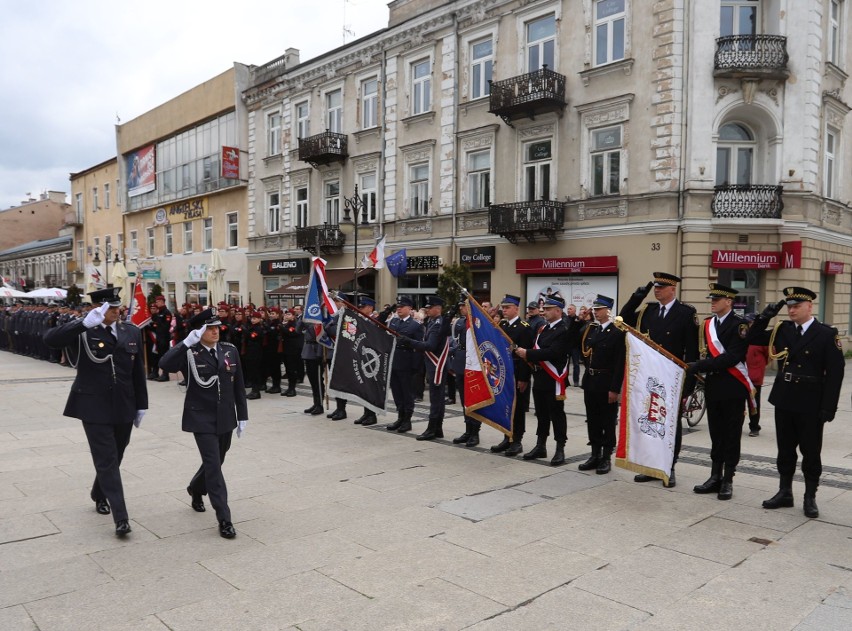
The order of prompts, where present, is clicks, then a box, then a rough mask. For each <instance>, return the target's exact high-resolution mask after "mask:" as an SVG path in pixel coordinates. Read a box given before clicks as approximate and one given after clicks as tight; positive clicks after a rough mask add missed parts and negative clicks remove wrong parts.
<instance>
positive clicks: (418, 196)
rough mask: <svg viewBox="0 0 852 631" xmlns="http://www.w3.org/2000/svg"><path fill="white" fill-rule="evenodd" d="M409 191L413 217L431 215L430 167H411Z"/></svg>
mask: <svg viewBox="0 0 852 631" xmlns="http://www.w3.org/2000/svg"><path fill="white" fill-rule="evenodd" d="M409 169H410V170H409V173H410V179H409V191H410V192H411V197H410V202H411V216H412V217H421V216H425V215H428V214H429V165H428V164H414V165H412V166H411V167H409Z"/></svg>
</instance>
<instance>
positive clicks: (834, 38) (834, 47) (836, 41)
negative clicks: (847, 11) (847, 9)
mask: <svg viewBox="0 0 852 631" xmlns="http://www.w3.org/2000/svg"><path fill="white" fill-rule="evenodd" d="M842 26H843V2H842V0H829V3H828V37H827V41H828V50H827V51H826V58H827V59H828V61H829V62H830V63H832V64H834V65H835V66H838V67H840V66H841V63H840V60H841V59H843V57H842V51H843V47H842V43H843V29H842Z"/></svg>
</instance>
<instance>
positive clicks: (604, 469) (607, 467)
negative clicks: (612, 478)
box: [595, 458, 612, 475]
mask: <svg viewBox="0 0 852 631" xmlns="http://www.w3.org/2000/svg"><path fill="white" fill-rule="evenodd" d="M610 471H612V462H611V461H610V459H609V458H601V459H600V462H598V467H597V469H595V473H596V474H598V475H606V474H607V473H609V472H610Z"/></svg>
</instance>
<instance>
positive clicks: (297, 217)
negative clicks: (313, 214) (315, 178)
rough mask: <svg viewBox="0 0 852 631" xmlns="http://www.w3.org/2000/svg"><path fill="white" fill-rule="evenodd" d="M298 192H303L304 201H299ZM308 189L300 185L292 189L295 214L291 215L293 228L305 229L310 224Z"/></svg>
mask: <svg viewBox="0 0 852 631" xmlns="http://www.w3.org/2000/svg"><path fill="white" fill-rule="evenodd" d="M300 191H304V199H299V193H300ZM310 197H311V193H310V188H309V187H308V185H307V184H300V185H299V186H296V187H294V188H293V200H294V201H295V204H294V206H295V209H296V212H295V213H294V215H293V222H294V224H293V227H294V228H307V227H308V225H310V224H309V222H310Z"/></svg>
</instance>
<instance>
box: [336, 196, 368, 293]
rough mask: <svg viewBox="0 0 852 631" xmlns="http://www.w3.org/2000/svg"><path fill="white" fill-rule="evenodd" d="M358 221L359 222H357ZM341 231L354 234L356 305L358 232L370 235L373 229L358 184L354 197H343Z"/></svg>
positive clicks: (353, 256)
mask: <svg viewBox="0 0 852 631" xmlns="http://www.w3.org/2000/svg"><path fill="white" fill-rule="evenodd" d="M350 212H351V213H352V214H353V217H350V216H349V213H350ZM356 222H357V223H356ZM339 228H340V231H341V232H342V233H343V234H345V235H350V234H351V235H353V237H354V243H353V245H354V247H355V250H354V253H353V255H352V258H353V269H354V270H355V276H354V279H353V282H354V290H355V298H354V300H355V305H356V306H357V304H358V271H359V270H358V233H359V232H360V233H362V235H361V236H365V237H366V236H369V234H370V232H372V230H373V226H371V225H370V224H369V222H368V221H367V204H365V203H364V200H363V198H362V197H361V196H360V195H359V194H358V185H357V184H356V185H355V194H354V195H353V196H352V197H344V198H343V220H342V221H341V222H340V226H339Z"/></svg>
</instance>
